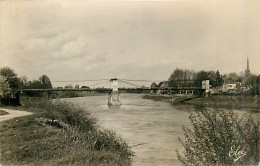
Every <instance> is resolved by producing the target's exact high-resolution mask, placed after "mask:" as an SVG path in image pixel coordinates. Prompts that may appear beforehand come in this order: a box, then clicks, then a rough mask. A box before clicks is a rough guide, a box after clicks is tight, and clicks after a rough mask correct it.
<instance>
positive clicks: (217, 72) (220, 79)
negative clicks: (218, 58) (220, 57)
mask: <svg viewBox="0 0 260 166" xmlns="http://www.w3.org/2000/svg"><path fill="white" fill-rule="evenodd" d="M222 85H223V79H222V76H221V75H220V73H219V71H218V70H217V71H216V86H222Z"/></svg>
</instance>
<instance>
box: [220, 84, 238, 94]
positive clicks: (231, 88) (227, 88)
mask: <svg viewBox="0 0 260 166" xmlns="http://www.w3.org/2000/svg"><path fill="white" fill-rule="evenodd" d="M236 90H237V84H223V92H231V91H236Z"/></svg>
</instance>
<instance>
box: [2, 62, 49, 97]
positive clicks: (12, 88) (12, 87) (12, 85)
mask: <svg viewBox="0 0 260 166" xmlns="http://www.w3.org/2000/svg"><path fill="white" fill-rule="evenodd" d="M51 88H52V84H51V81H50V79H49V77H48V76H47V75H42V76H41V77H39V79H38V80H32V81H29V80H28V78H27V77H26V76H23V77H18V76H17V74H16V72H15V71H14V70H13V69H11V68H10V67H2V68H0V101H1V99H5V98H13V97H15V96H16V95H18V93H19V91H20V90H21V89H51Z"/></svg>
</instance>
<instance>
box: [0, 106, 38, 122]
mask: <svg viewBox="0 0 260 166" xmlns="http://www.w3.org/2000/svg"><path fill="white" fill-rule="evenodd" d="M0 110H3V111H5V112H7V113H8V114H6V115H0V122H2V121H5V120H9V119H13V118H16V117H21V116H26V115H31V114H33V113H31V112H27V111H19V110H13V109H5V108H0Z"/></svg>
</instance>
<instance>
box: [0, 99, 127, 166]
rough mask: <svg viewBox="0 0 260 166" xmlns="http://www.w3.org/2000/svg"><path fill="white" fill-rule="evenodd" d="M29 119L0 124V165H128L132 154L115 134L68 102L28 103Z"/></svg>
mask: <svg viewBox="0 0 260 166" xmlns="http://www.w3.org/2000/svg"><path fill="white" fill-rule="evenodd" d="M23 109H26V110H28V111H31V112H34V114H33V115H31V116H26V117H20V118H15V119H12V120H9V121H5V122H2V123H0V131H1V132H0V133H1V136H0V146H1V164H2V165H11V164H12V165H130V164H131V156H132V152H131V150H130V148H129V147H128V145H127V144H126V142H124V141H123V140H122V139H120V138H119V137H118V136H116V135H115V133H113V132H111V131H107V130H102V129H101V128H100V127H99V126H98V125H97V121H96V119H95V118H92V117H91V116H90V115H89V114H88V113H87V112H86V111H85V110H84V109H83V108H81V107H79V106H76V105H72V104H70V103H64V102H56V103H51V102H50V101H46V100H42V101H33V100H31V101H29V102H26V103H24V107H23Z"/></svg>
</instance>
